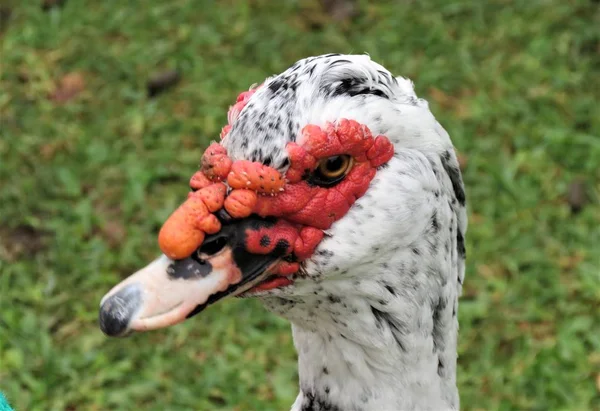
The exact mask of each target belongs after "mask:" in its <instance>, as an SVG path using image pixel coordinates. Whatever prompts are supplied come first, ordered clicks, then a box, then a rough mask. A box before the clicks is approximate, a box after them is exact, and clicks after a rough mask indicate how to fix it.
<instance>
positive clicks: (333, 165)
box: [325, 156, 344, 171]
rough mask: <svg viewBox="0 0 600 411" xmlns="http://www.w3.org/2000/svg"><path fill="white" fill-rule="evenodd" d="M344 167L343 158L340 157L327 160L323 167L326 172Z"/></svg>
mask: <svg viewBox="0 0 600 411" xmlns="http://www.w3.org/2000/svg"><path fill="white" fill-rule="evenodd" d="M343 165H344V158H343V157H342V156H333V157H329V158H328V159H327V162H326V163H325V167H326V168H327V171H338V170H339V169H340V168H342V167H343Z"/></svg>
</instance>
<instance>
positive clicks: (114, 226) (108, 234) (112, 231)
mask: <svg viewBox="0 0 600 411" xmlns="http://www.w3.org/2000/svg"><path fill="white" fill-rule="evenodd" d="M100 232H101V234H102V237H103V238H104V240H106V242H107V243H108V245H109V246H110V247H111V248H117V247H118V246H120V245H121V243H123V240H124V239H125V234H126V233H125V227H123V225H122V224H121V223H119V222H118V221H109V222H108V223H106V224H104V225H103V226H102V227H101V228H100Z"/></svg>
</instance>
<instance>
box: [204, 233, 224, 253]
mask: <svg viewBox="0 0 600 411" xmlns="http://www.w3.org/2000/svg"><path fill="white" fill-rule="evenodd" d="M227 242H228V239H227V237H226V236H224V235H217V236H214V237H208V238H206V239H205V240H204V242H203V243H202V246H201V247H200V249H199V250H198V254H204V255H208V256H211V255H215V254H217V253H218V252H219V251H221V250H222V249H223V248H225V246H226V245H227Z"/></svg>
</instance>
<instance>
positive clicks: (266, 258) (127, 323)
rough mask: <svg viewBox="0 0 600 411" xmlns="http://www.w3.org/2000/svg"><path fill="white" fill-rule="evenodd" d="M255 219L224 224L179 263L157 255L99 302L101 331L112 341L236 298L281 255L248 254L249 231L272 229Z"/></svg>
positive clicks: (263, 220)
mask: <svg viewBox="0 0 600 411" xmlns="http://www.w3.org/2000/svg"><path fill="white" fill-rule="evenodd" d="M272 224H273V222H272V221H270V220H266V219H261V218H258V217H249V218H247V219H243V220H237V221H233V222H231V223H230V224H224V225H223V228H222V229H221V231H219V232H218V233H217V234H213V235H210V236H208V237H206V238H205V240H204V242H203V244H202V246H201V247H200V248H198V249H197V250H196V251H195V252H194V254H193V255H192V256H190V257H188V258H185V259H182V260H172V259H170V258H168V257H166V256H165V255H162V256H161V257H159V258H158V259H156V260H155V261H153V262H152V263H150V264H148V265H147V266H146V267H144V268H142V269H141V270H139V271H137V272H136V273H134V274H132V275H131V276H130V277H128V278H126V279H125V280H123V281H122V282H121V283H119V284H117V285H116V286H115V287H114V288H113V289H112V290H110V291H109V292H108V293H107V294H106V295H105V296H104V297H103V298H102V301H101V302H100V315H99V320H100V328H101V329H102V331H103V332H104V333H105V334H107V335H108V336H111V337H117V336H125V335H127V334H130V333H131V332H133V331H148V330H153V329H157V328H163V327H168V326H170V325H174V324H177V323H180V322H182V321H184V320H185V319H186V318H189V317H191V316H193V315H195V314H197V313H199V312H200V311H202V310H203V309H204V308H206V307H207V306H208V305H210V304H212V303H214V302H216V301H218V300H220V299H221V298H223V297H226V296H228V295H239V294H241V293H243V292H245V291H247V290H249V289H250V288H252V287H254V286H255V285H257V284H258V283H260V282H262V281H263V280H265V279H266V278H267V277H268V276H269V275H270V270H271V269H272V268H273V267H275V266H276V265H277V264H278V263H279V261H280V259H281V257H282V255H281V254H280V253H278V252H273V253H270V254H264V255H262V254H252V253H249V252H248V251H247V250H246V249H247V247H246V244H247V237H248V236H249V235H251V234H252V231H258V230H260V229H261V228H264V227H266V226H269V225H272Z"/></svg>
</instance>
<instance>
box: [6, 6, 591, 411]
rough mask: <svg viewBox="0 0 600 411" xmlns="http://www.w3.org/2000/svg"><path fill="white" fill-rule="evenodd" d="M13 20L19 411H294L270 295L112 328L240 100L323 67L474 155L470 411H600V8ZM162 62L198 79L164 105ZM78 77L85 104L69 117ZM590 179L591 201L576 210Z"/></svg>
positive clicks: (168, 9)
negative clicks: (178, 318) (275, 80)
mask: <svg viewBox="0 0 600 411" xmlns="http://www.w3.org/2000/svg"><path fill="white" fill-rule="evenodd" d="M3 4H4V3H3ZM0 9H1V10H0V15H1V16H3V17H2V18H0V20H1V21H2V23H0V24H1V26H0V36H1V37H0V38H1V40H2V54H1V59H0V64H1V65H2V66H1V67H2V69H1V77H0V113H1V123H0V133H1V134H0V272H1V275H0V390H2V391H4V392H5V394H6V395H7V397H8V398H9V400H10V401H11V403H12V405H13V406H14V407H15V409H16V410H19V411H20V410H88V409H89V410H104V409H123V410H129V409H152V410H154V409H156V410H163V409H177V410H179V409H181V410H183V409H202V410H208V409H210V410H246V409H252V410H258V409H261V410H280V409H288V408H289V406H290V405H291V403H292V402H293V400H294V398H295V395H296V392H297V373H296V363H295V361H296V357H295V353H294V350H293V345H292V339H291V335H290V332H289V325H288V324H287V323H286V322H285V321H284V320H281V319H279V318H276V317H274V316H272V315H270V314H268V313H267V312H266V311H265V310H264V309H263V308H262V307H261V306H260V304H258V303H257V302H256V301H237V300H229V301H224V302H222V303H220V304H218V305H217V306H214V307H212V308H210V309H208V310H207V311H206V312H205V313H203V314H202V315H201V316H198V317H196V318H194V319H192V320H190V321H188V322H187V323H185V324H182V325H179V326H176V327H173V328H171V329H167V330H161V331H157V332H151V333H148V334H143V335H136V336H134V337H131V338H129V339H126V340H113V339H111V340H109V339H107V338H105V337H104V336H103V335H102V334H101V332H100V331H99V329H98V326H97V322H96V318H97V309H98V302H99V300H100V298H101V296H102V295H103V294H104V293H105V292H106V291H107V290H108V289H109V288H110V287H111V286H112V285H114V284H115V283H116V282H117V281H119V279H121V278H124V277H125V276H126V275H128V274H129V273H131V272H133V271H134V270H135V269H137V268H139V267H141V266H142V265H143V264H145V263H147V262H148V261H149V260H150V259H152V258H154V257H155V256H156V255H157V254H158V252H159V250H158V247H157V245H156V234H157V232H158V229H159V227H160V224H161V223H162V222H163V221H164V219H165V218H166V217H167V216H168V215H169V213H170V212H171V211H172V210H173V209H174V208H175V207H176V205H177V204H178V203H179V202H180V201H181V199H182V198H184V196H185V193H186V192H187V181H188V178H189V176H190V175H191V174H192V173H193V171H194V170H195V169H196V166H197V164H198V162H199V158H200V155H201V152H202V149H203V148H204V147H205V146H206V145H207V144H208V143H209V141H210V140H211V139H215V138H217V136H218V133H219V130H220V128H221V126H222V125H223V124H224V123H225V121H226V110H227V107H228V106H229V104H231V103H232V102H233V100H234V99H235V97H236V95H237V93H238V92H239V91H241V90H244V89H247V87H248V86H249V85H250V84H253V83H257V82H260V81H262V79H264V77H266V76H267V75H270V74H273V73H278V72H281V71H282V70H284V69H285V68H287V67H288V66H289V65H291V64H293V63H294V62H295V61H296V60H298V59H300V58H303V57H306V56H309V55H316V54H322V53H326V52H344V53H363V52H368V53H369V54H370V55H371V56H372V58H373V59H374V60H376V61H378V62H380V63H382V64H383V65H385V66H386V67H387V68H388V69H390V70H391V71H392V72H394V73H396V74H401V75H404V76H408V77H410V78H411V79H413V80H414V81H415V83H416V88H417V92H418V94H420V95H421V96H422V97H424V98H426V99H428V100H429V101H430V104H431V107H432V110H433V112H434V114H435V115H436V116H437V117H438V119H439V120H440V122H441V123H442V124H443V125H444V126H445V127H446V128H447V129H448V131H449V132H450V135H451V136H452V137H453V140H454V143H455V145H456V146H457V148H458V149H459V150H460V152H461V153H463V155H464V156H466V158H467V160H468V161H467V165H466V167H465V170H464V178H465V181H466V184H467V193H468V199H469V207H470V210H469V212H470V228H469V233H468V236H467V246H468V253H469V259H468V267H467V280H466V284H465V290H464V297H463V299H462V301H461V308H460V321H461V333H460V347H459V355H460V357H459V365H460V368H459V372H458V384H459V387H460V392H461V398H462V405H463V409H465V410H496V409H497V410H549V409H552V410H561V409H563V410H588V409H600V394H599V391H600V268H599V267H600V224H599V222H600V206H599V205H598V203H599V201H598V200H599V197H600V111H599V109H598V101H600V85H599V84H600V83H599V79H600V29H599V28H598V27H600V11H599V5H598V2H597V1H588V0H586V1H584V0H570V1H564V0H554V1H550V0H547V1H516V0H515V1H510V0H493V1H486V2H479V3H475V2H471V1H462V0H461V1H445V0H428V1H423V2H417V1H410V0H405V1H396V2H377V4H373V3H372V4H369V3H368V2H367V1H361V2H359V3H358V6H357V11H358V13H357V15H356V16H354V17H348V18H345V19H342V20H341V21H336V20H333V19H332V17H331V16H330V15H329V14H328V13H326V12H325V11H323V9H322V8H321V7H320V5H319V3H318V2H316V1H306V2H297V1H282V2H279V3H277V2H272V1H267V0H254V1H247V2H244V1H234V0H229V1H222V2H218V3H217V2H212V1H200V0H172V1H170V2H159V1H149V0H146V1H138V2H135V3H134V2H130V3H128V2H119V3H116V2H84V1H79V0H67V1H66V2H65V3H64V5H63V6H62V7H54V8H50V9H49V10H47V11H44V10H42V8H41V7H40V2H38V1H31V0H26V1H21V2H17V1H14V2H12V3H8V4H4V5H3V6H2V7H0ZM9 12H10V13H9ZM165 69H177V70H179V71H180V72H181V75H182V80H181V82H180V83H179V84H178V85H177V86H176V87H174V88H173V89H171V90H169V91H167V92H165V93H163V94H161V95H159V96H157V97H155V98H152V99H150V98H148V97H147V94H146V81H147V80H148V78H149V77H150V76H151V75H152V74H153V73H156V72H160V71H162V70H165ZM69 73H77V74H76V76H77V75H78V76H80V77H81V78H83V80H84V83H85V86H84V89H83V91H81V92H80V93H79V94H77V95H76V96H75V97H73V98H72V99H70V100H69V101H67V102H66V103H64V104H57V103H56V102H54V101H52V100H51V99H50V98H49V95H50V94H51V93H52V92H53V90H54V89H55V85H56V83H57V82H58V81H59V80H60V79H61V78H63V77H64V76H65V75H67V74H69ZM575 179H582V180H583V181H584V185H585V187H586V193H587V196H588V198H589V202H588V204H586V205H585V206H584V207H583V210H582V211H581V212H579V213H576V214H573V213H572V212H571V211H570V207H569V204H568V201H567V197H568V193H569V190H570V184H571V182H572V181H574V180H575Z"/></svg>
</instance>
